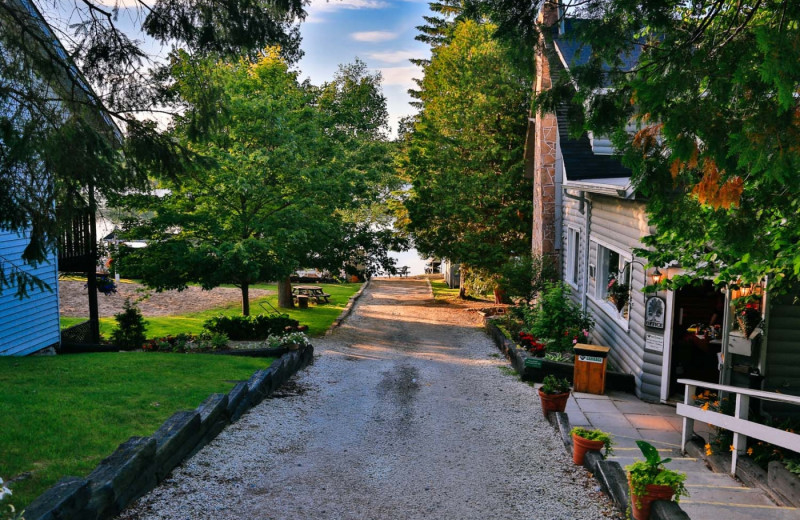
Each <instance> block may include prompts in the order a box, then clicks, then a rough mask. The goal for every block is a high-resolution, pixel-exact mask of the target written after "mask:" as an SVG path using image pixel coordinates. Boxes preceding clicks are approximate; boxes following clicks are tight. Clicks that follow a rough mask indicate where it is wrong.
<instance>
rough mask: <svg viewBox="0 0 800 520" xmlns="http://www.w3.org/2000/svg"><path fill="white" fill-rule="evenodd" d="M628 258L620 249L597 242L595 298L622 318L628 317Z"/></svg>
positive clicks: (629, 293) (629, 281)
mask: <svg viewBox="0 0 800 520" xmlns="http://www.w3.org/2000/svg"><path fill="white" fill-rule="evenodd" d="M629 262H630V258H627V257H626V256H624V255H623V254H622V253H620V251H617V250H615V249H612V248H610V247H607V246H605V245H602V244H597V276H596V278H595V298H596V299H597V300H599V301H600V302H601V305H603V306H604V307H605V308H606V310H607V311H608V312H609V313H610V314H612V315H614V316H616V317H618V318H621V319H623V320H627V319H628V311H629V309H630V297H631V269H630V265H628V264H629Z"/></svg>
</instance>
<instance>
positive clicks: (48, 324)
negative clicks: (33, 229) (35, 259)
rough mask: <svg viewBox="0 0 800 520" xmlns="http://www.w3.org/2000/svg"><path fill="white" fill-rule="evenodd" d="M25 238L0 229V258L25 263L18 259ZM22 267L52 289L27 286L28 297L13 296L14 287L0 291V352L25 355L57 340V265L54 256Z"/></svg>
mask: <svg viewBox="0 0 800 520" xmlns="http://www.w3.org/2000/svg"><path fill="white" fill-rule="evenodd" d="M26 245H27V240H26V239H25V238H24V237H23V236H19V235H18V234H17V233H12V232H8V231H0V259H2V260H3V263H4V264H5V266H4V268H5V269H6V270H8V263H9V262H13V263H14V264H15V265H18V266H25V264H24V262H23V261H22V259H21V255H22V251H23V250H24V249H25V246H26ZM25 269H26V270H27V271H28V272H29V273H31V274H33V275H34V276H36V277H38V278H40V279H41V280H43V281H44V282H46V283H47V284H48V285H49V286H50V287H51V289H52V291H47V290H44V291H39V290H38V289H35V288H34V289H29V290H28V296H27V297H25V298H23V299H21V300H20V299H19V298H17V297H16V295H15V293H16V287H11V288H8V287H6V288H4V289H3V292H2V293H0V355H26V354H31V353H33V352H36V351H38V350H41V349H43V348H46V347H49V346H51V345H55V344H57V343H59V341H60V339H61V334H60V329H59V314H58V266H57V260H56V257H55V255H51V256H50V257H49V263H42V264H39V265H38V266H37V267H35V268H32V267H29V266H25Z"/></svg>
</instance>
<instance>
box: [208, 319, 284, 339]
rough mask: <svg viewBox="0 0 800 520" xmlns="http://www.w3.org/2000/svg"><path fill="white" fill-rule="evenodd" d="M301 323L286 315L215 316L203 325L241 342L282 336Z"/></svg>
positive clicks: (211, 330)
mask: <svg viewBox="0 0 800 520" xmlns="http://www.w3.org/2000/svg"><path fill="white" fill-rule="evenodd" d="M298 325H300V322H299V321H297V320H295V319H292V318H290V317H289V316H288V315H286V314H269V315H267V314H259V315H257V316H214V317H213V318H211V319H209V320H207V321H206V322H205V323H203V327H204V328H205V329H207V330H209V331H210V332H218V333H221V334H225V335H226V336H228V338H230V339H232V340H234V341H239V340H263V339H266V338H267V337H268V336H269V335H270V334H281V333H283V332H284V331H285V330H286V328H287V327H288V328H292V329H294V328H296V327H297V326H298Z"/></svg>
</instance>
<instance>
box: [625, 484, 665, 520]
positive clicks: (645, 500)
mask: <svg viewBox="0 0 800 520" xmlns="http://www.w3.org/2000/svg"><path fill="white" fill-rule="evenodd" d="M628 485H630V480H629V481H628ZM674 494H675V492H674V491H673V490H672V488H671V487H669V486H660V485H656V484H648V485H647V487H645V494H644V495H642V496H639V495H634V494H633V489H631V513H632V514H633V518H634V520H648V519H649V518H650V506H651V505H652V504H653V502H655V501H656V500H667V501H669V500H672V495H674ZM640 505H641V507H640Z"/></svg>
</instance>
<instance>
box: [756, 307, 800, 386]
mask: <svg viewBox="0 0 800 520" xmlns="http://www.w3.org/2000/svg"><path fill="white" fill-rule="evenodd" d="M793 296H794V295H793ZM783 300H784V301H786V300H791V298H783ZM798 367H800V305H791V303H782V302H779V301H775V302H773V303H772V305H771V306H770V309H769V325H768V329H767V352H766V366H765V368H764V375H765V376H766V381H765V384H764V387H765V388H766V389H769V390H774V389H777V390H780V391H781V392H784V393H789V394H798V393H800V371H798V369H797V368H798Z"/></svg>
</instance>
